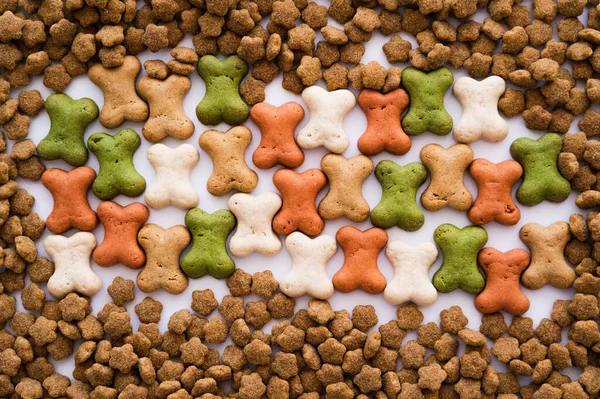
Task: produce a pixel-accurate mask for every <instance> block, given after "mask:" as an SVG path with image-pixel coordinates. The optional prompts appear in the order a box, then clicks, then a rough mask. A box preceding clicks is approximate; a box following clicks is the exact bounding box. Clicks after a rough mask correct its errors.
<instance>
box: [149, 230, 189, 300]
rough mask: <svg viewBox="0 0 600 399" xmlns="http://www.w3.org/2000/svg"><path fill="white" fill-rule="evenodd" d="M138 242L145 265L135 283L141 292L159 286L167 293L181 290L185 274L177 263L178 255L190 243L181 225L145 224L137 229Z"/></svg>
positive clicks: (183, 289)
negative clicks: (161, 225) (144, 257)
mask: <svg viewBox="0 0 600 399" xmlns="http://www.w3.org/2000/svg"><path fill="white" fill-rule="evenodd" d="M138 242H139V243H140V245H141V246H142V248H144V251H145V252H146V265H145V267H144V269H143V270H142V271H141V272H140V274H138V277H137V285H138V288H139V289H140V290H142V291H143V292H153V291H156V290H157V289H160V288H162V289H163V290H165V291H167V292H168V293H170V294H181V293H182V292H183V291H185V289H186V288H187V286H188V278H187V276H186V275H185V274H184V273H183V271H182V270H181V268H180V267H179V256H180V255H181V252H182V251H183V250H184V249H185V247H187V246H188V244H189V243H190V233H189V231H188V229H186V228H185V226H182V225H176V226H173V227H170V228H168V229H163V228H162V227H160V226H157V225H155V224H147V225H145V226H144V227H142V229H141V230H140V231H139V233H138Z"/></svg>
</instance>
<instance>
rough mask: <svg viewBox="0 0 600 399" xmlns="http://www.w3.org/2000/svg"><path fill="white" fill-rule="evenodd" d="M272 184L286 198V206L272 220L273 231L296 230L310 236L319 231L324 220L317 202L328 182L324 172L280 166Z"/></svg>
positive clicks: (286, 232)
mask: <svg viewBox="0 0 600 399" xmlns="http://www.w3.org/2000/svg"><path fill="white" fill-rule="evenodd" d="M273 184H275V187H276V188H277V189H278V190H279V192H280V193H281V196H282V198H283V206H282V207H281V209H280V210H279V212H278V213H277V215H275V218H274V219H273V230H275V232H276V233H277V234H290V233H291V232H292V231H296V230H300V231H301V232H303V233H304V234H306V235H309V236H316V235H317V234H320V233H321V232H322V231H323V228H324V227H325V223H324V222H323V219H321V216H319V213H318V212H317V208H316V205H315V202H316V200H317V195H318V194H319V191H321V190H322V189H323V187H325V185H326V184H327V178H326V177H325V174H323V172H321V171H320V170H319V169H308V170H307V171H305V172H302V173H298V172H295V171H293V170H290V169H279V170H278V171H277V172H275V174H274V175H273Z"/></svg>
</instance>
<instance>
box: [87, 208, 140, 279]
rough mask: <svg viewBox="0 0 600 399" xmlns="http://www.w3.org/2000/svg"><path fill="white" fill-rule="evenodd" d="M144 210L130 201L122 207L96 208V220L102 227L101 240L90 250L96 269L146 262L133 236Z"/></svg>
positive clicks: (138, 265) (132, 267)
mask: <svg viewBox="0 0 600 399" xmlns="http://www.w3.org/2000/svg"><path fill="white" fill-rule="evenodd" d="M148 216H149V212H148V208H147V207H146V205H144V204H140V203H139V202H134V203H133V204H129V205H127V206H125V207H123V206H121V205H119V204H116V203H114V202H111V201H107V202H103V203H101V204H100V205H99V206H98V217H99V218H100V221H101V222H102V225H103V226H104V241H102V244H100V245H99V246H98V248H96V249H95V250H94V253H93V254H92V257H93V258H94V262H96V263H97V264H98V265H100V266H105V267H106V266H114V265H116V264H117V263H121V264H123V265H125V266H127V267H129V268H131V269H137V268H140V267H142V266H143V265H144V263H146V254H145V253H144V251H143V250H142V248H140V246H139V244H138V241H137V234H138V231H139V230H140V228H141V227H142V225H143V224H144V223H146V220H148Z"/></svg>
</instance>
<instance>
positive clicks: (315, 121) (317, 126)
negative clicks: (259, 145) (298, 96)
mask: <svg viewBox="0 0 600 399" xmlns="http://www.w3.org/2000/svg"><path fill="white" fill-rule="evenodd" d="M302 100H304V103H305V104H306V106H307V107H308V110H309V111H310V120H309V121H308V124H307V125H306V126H304V128H302V130H300V132H298V136H297V137H296V141H297V142H298V144H299V145H300V147H302V148H315V147H319V146H323V147H325V148H327V149H328V150H329V151H331V152H335V153H337V154H341V153H342V152H344V151H346V148H348V146H349V145H350V141H349V140H348V136H346V133H345V132H344V117H345V116H346V114H347V113H348V112H350V110H351V109H352V108H353V107H354V105H355V104H356V98H355V97H354V94H352V92H351V91H349V90H346V89H340V90H334V91H327V90H325V89H323V88H321V87H319V86H310V87H307V88H306V89H304V91H303V92H302Z"/></svg>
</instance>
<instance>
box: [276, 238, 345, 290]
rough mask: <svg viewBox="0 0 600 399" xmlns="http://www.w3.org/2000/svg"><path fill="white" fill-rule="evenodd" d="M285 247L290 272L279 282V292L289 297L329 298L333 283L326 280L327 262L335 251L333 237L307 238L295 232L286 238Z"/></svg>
mask: <svg viewBox="0 0 600 399" xmlns="http://www.w3.org/2000/svg"><path fill="white" fill-rule="evenodd" d="M285 247H286V249H287V251H288V252H289V254H290V256H291V258H292V269H291V270H290V271H289V272H288V273H287V274H286V275H285V277H284V278H283V280H281V281H280V282H279V288H280V289H281V292H283V293H284V294H285V295H287V296H289V297H293V298H296V297H299V296H302V295H310V296H312V297H313V298H317V299H327V298H329V297H331V296H332V295H333V291H334V290H333V283H332V282H331V279H330V278H329V277H328V276H327V273H326V268H327V261H328V260H329V259H331V257H332V256H333V255H334V254H335V252H336V251H337V244H336V242H335V240H334V239H333V237H330V236H328V235H321V236H318V237H315V238H310V237H307V236H305V235H304V234H302V233H300V232H298V231H296V232H293V233H292V234H290V235H289V236H287V238H286V239H285Z"/></svg>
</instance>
